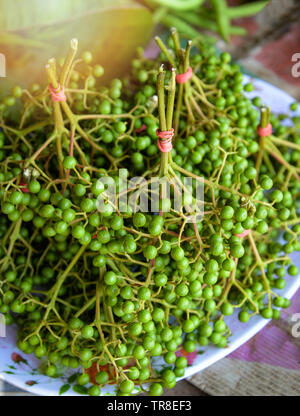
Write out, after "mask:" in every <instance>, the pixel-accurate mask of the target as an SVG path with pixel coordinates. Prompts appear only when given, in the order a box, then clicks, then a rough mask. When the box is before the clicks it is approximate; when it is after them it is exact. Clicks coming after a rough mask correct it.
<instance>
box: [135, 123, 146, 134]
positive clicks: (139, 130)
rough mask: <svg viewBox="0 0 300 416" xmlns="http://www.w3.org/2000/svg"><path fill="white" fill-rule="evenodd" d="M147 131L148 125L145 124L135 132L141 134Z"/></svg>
mask: <svg viewBox="0 0 300 416" xmlns="http://www.w3.org/2000/svg"><path fill="white" fill-rule="evenodd" d="M145 130H147V126H146V124H143V125H142V126H141V127H140V128H139V129H136V130H135V132H136V133H141V132H142V131H145Z"/></svg>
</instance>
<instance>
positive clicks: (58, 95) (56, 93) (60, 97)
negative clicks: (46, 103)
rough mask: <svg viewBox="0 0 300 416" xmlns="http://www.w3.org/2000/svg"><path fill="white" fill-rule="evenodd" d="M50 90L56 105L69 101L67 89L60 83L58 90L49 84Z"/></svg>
mask: <svg viewBox="0 0 300 416" xmlns="http://www.w3.org/2000/svg"><path fill="white" fill-rule="evenodd" d="M48 89H49V91H50V94H51V99H52V101H53V102H54V103H59V102H62V101H66V100H67V97H66V94H65V88H64V87H61V86H60V84H59V83H58V87H57V88H54V87H53V86H52V85H51V84H49V85H48Z"/></svg>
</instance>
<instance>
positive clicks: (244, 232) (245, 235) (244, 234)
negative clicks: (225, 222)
mask: <svg viewBox="0 0 300 416" xmlns="http://www.w3.org/2000/svg"><path fill="white" fill-rule="evenodd" d="M249 233H250V230H245V231H243V232H242V233H241V234H235V235H236V237H239V238H243V237H247V235H248V234H249Z"/></svg>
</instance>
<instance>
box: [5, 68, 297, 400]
mask: <svg viewBox="0 0 300 416" xmlns="http://www.w3.org/2000/svg"><path fill="white" fill-rule="evenodd" d="M249 80H251V81H252V83H253V84H254V87H255V89H254V91H253V92H251V93H248V94H247V95H248V97H250V98H252V97H255V96H261V97H263V103H264V104H266V105H269V106H270V107H271V109H272V111H273V112H274V113H286V112H288V107H289V105H290V104H291V103H292V102H294V101H295V100H294V99H293V98H292V97H291V96H290V95H288V94H286V93H285V92H283V91H281V90H280V89H278V88H276V87H274V86H273V85H270V84H268V83H267V82H265V81H262V80H258V79H250V78H249V77H248V76H245V82H249ZM291 258H292V260H293V262H294V264H296V265H297V266H298V267H300V254H298V253H294V254H293V255H291ZM299 287H300V276H298V277H291V276H289V277H287V285H286V287H285V289H284V290H282V291H280V294H281V295H282V296H285V297H287V298H291V297H292V296H293V295H294V293H295V292H296V291H297V289H298V288H299ZM226 322H227V324H228V325H229V327H230V329H231V331H232V333H233V335H232V336H231V337H230V340H229V346H228V348H224V349H220V348H217V347H215V346H208V347H204V348H200V350H201V351H203V354H197V355H196V354H195V355H196V357H192V356H191V357H190V358H191V359H192V358H194V359H193V364H192V365H190V366H189V367H187V369H186V373H185V376H184V378H185V377H189V376H192V375H193V374H195V373H198V372H199V371H201V370H203V369H205V368H207V367H209V366H210V365H212V364H214V363H215V362H216V361H218V360H220V359H221V358H223V357H225V356H226V355H228V354H230V353H231V352H233V351H234V350H236V349H237V348H238V347H240V346H241V345H242V344H244V343H245V342H247V341H248V340H249V339H250V338H251V337H253V336H254V335H255V334H257V332H259V331H260V330H261V329H262V328H263V327H264V326H265V325H266V324H267V323H268V322H269V321H268V320H266V319H263V318H261V317H260V316H255V317H253V318H252V319H250V321H249V322H248V323H246V324H241V323H240V322H239V321H238V319H237V313H235V314H234V315H233V316H230V317H228V318H227V319H226ZM6 335H7V336H6V338H0V375H1V376H2V378H3V379H4V380H5V381H7V382H8V383H11V384H13V385H15V386H17V387H19V388H21V389H24V390H27V391H28V392H31V393H35V394H39V395H43V396H56V395H58V394H59V390H60V388H61V386H62V385H64V384H68V381H67V379H68V377H69V376H70V374H71V372H70V373H68V374H66V375H64V376H62V377H60V378H56V379H53V378H50V377H47V376H44V375H42V374H40V373H39V370H38V367H39V365H40V361H39V360H37V359H36V358H35V357H34V356H33V355H31V356H27V355H25V354H23V352H21V351H19V350H18V349H17V348H16V328H15V327H14V326H12V327H9V328H7V334H6ZM20 357H22V358H24V359H25V360H26V362H22V361H19V362H16V361H18V360H20ZM155 362H156V363H157V365H159V364H160V363H161V360H160V359H156V360H155ZM28 382H29V383H30V384H31V385H29V384H28ZM64 395H77V393H75V392H74V391H73V390H72V388H70V389H69V390H68V391H67V392H65V393H64ZM102 395H115V387H114V386H107V387H105V388H103V389H102Z"/></svg>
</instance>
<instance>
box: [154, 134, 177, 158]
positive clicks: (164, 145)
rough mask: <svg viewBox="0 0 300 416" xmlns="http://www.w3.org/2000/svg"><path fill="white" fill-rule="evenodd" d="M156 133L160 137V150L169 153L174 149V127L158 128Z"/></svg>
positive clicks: (158, 144) (158, 143) (158, 142)
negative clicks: (168, 128)
mask: <svg viewBox="0 0 300 416" xmlns="http://www.w3.org/2000/svg"><path fill="white" fill-rule="evenodd" d="M156 135H157V137H158V140H157V146H158V148H159V150H160V151H161V152H163V153H168V152H170V151H171V150H172V148H173V146H172V138H173V136H174V129H171V130H165V131H160V130H159V129H157V130H156Z"/></svg>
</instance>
